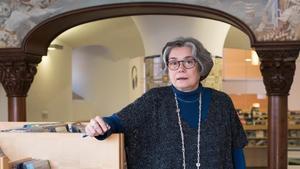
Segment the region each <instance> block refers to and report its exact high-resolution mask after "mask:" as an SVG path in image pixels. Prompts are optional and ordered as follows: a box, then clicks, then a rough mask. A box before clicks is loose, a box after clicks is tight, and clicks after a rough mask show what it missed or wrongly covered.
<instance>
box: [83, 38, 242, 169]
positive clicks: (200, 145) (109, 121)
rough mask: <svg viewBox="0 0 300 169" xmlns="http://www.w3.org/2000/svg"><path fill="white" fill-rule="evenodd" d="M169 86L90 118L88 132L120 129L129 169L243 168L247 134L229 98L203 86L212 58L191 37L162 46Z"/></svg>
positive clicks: (101, 136) (99, 134) (96, 133)
mask: <svg viewBox="0 0 300 169" xmlns="http://www.w3.org/2000/svg"><path fill="white" fill-rule="evenodd" d="M162 58H163V60H164V63H165V65H166V67H167V68H168V74H169V78H170V81H171V84H172V85H171V86H167V87H160V88H154V89H151V90H149V91H148V92H146V93H145V94H144V95H143V96H141V97H140V98H139V99H137V100H136V101H134V102H133V103H132V104H130V105H128V106H127V107H125V108H124V109H122V110H121V111H120V112H118V113H116V114H114V115H112V116H110V117H105V118H101V117H99V116H97V117H95V118H94V119H91V121H90V123H89V124H88V125H87V127H86V133H87V134H88V135H89V136H95V137H96V138H97V139H100V140H101V139H104V138H106V137H108V136H109V135H110V134H111V133H119V132H123V133H124V135H125V148H126V155H127V156H126V158H127V166H128V168H129V169H141V168H143V169H182V168H183V169H188V168H191V169H192V168H197V169H199V168H201V169H219V168H220V169H233V168H235V169H244V168H245V161H244V156H243V147H244V146H245V145H246V144H247V138H246V135H245V133H244V131H243V128H242V125H241V123H240V121H239V118H238V116H237V114H236V111H235V108H234V106H233V104H232V101H231V99H230V98H229V96H228V95H226V94H225V93H222V92H220V91H217V90H214V89H210V88H205V87H202V85H201V81H202V80H203V79H205V78H206V77H207V75H208V74H209V72H210V70H211V68H212V66H213V61H212V58H211V54H210V53H209V52H208V51H207V50H206V49H205V48H204V47H203V45H202V44H201V43H200V42H199V41H198V40H196V39H193V38H177V39H176V40H174V41H171V42H169V43H167V44H166V46H165V47H164V49H163V52H162Z"/></svg>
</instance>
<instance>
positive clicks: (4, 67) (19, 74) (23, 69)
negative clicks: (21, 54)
mask: <svg viewBox="0 0 300 169" xmlns="http://www.w3.org/2000/svg"><path fill="white" fill-rule="evenodd" d="M36 66H37V64H34V63H29V62H28V61H15V62H0V80H1V83H2V85H3V87H4V89H5V91H6V93H7V96H9V97H26V96H27V92H28V90H29V88H30V85H31V83H32V81H33V78H34V75H35V74H36V72H37V68H36Z"/></svg>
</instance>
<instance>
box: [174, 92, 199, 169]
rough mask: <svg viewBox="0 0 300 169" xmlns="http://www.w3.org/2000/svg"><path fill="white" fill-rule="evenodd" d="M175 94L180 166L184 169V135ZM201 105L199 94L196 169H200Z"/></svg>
mask: <svg viewBox="0 0 300 169" xmlns="http://www.w3.org/2000/svg"><path fill="white" fill-rule="evenodd" d="M174 94H175V102H176V112H177V117H178V125H179V129H180V135H181V149H182V166H183V169H185V168H186V163H185V145H184V134H183V129H182V123H181V118H180V109H179V106H178V101H177V95H176V93H174ZM201 105H202V100H201V93H200V96H199V120H198V135H197V136H198V137H197V163H196V167H197V169H199V168H200V165H201V164H200V129H201Z"/></svg>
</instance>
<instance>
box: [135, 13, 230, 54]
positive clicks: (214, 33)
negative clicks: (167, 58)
mask: <svg viewBox="0 0 300 169" xmlns="http://www.w3.org/2000/svg"><path fill="white" fill-rule="evenodd" d="M133 20H134V22H135V24H136V25H137V27H138V29H139V31H140V33H141V36H142V37H143V38H142V39H143V43H144V47H145V53H146V56H151V55H156V54H160V53H161V50H162V47H163V46H164V45H165V43H166V42H167V41H169V40H172V39H174V38H176V37H179V36H184V37H187V36H191V37H194V38H196V39H198V40H200V41H201V42H202V43H203V45H204V46H205V47H206V48H207V49H208V50H209V51H210V52H211V53H212V54H213V55H218V56H223V55H222V53H223V46H224V41H225V38H226V35H227V32H228V30H229V28H230V25H228V24H226V23H223V22H219V21H214V20H208V19H202V18H195V17H185V16H166V15H148V16H134V17H133Z"/></svg>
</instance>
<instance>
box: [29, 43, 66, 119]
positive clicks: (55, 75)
mask: <svg viewBox="0 0 300 169" xmlns="http://www.w3.org/2000/svg"><path fill="white" fill-rule="evenodd" d="M53 43H56V44H61V45H63V47H64V48H63V50H55V51H48V56H44V57H43V60H42V62H41V63H40V64H39V65H38V71H37V74H36V76H35V78H34V81H33V83H32V85H31V88H30V90H29V92H28V97H27V119H28V121H67V120H70V119H71V118H70V117H71V99H72V97H71V96H72V95H71V94H72V88H71V63H72V62H71V48H70V47H69V46H68V45H67V44H65V43H63V42H61V41H58V40H55V41H54V42H53ZM43 114H44V117H42V115H43ZM47 116H48V117H47Z"/></svg>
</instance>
